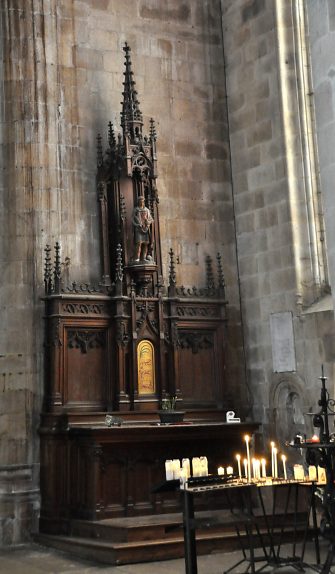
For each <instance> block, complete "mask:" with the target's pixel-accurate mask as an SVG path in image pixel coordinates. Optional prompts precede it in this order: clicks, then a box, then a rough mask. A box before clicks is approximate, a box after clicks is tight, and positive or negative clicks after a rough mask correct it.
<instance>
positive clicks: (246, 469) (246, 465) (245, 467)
mask: <svg viewBox="0 0 335 574" xmlns="http://www.w3.org/2000/svg"><path fill="white" fill-rule="evenodd" d="M243 465H244V476H245V478H246V479H247V480H248V461H247V459H246V458H245V459H244V460H243Z"/></svg>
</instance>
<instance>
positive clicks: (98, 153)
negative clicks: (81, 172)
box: [97, 134, 104, 168]
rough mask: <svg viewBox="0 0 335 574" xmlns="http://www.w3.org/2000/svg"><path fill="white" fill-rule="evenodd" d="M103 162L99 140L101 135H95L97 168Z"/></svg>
mask: <svg viewBox="0 0 335 574" xmlns="http://www.w3.org/2000/svg"><path fill="white" fill-rule="evenodd" d="M103 163H104V160H103V153H102V142H101V135H100V134H98V135H97V166H98V168H99V167H101V166H102V165H103Z"/></svg>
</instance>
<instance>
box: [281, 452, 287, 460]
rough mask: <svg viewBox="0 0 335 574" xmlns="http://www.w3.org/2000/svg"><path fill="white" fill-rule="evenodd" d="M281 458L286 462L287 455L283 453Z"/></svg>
mask: <svg viewBox="0 0 335 574" xmlns="http://www.w3.org/2000/svg"><path fill="white" fill-rule="evenodd" d="M281 459H282V461H283V462H284V461H285V460H286V456H285V455H284V454H282V455H281Z"/></svg>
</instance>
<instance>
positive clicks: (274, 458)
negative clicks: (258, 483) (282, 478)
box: [273, 447, 278, 478]
mask: <svg viewBox="0 0 335 574" xmlns="http://www.w3.org/2000/svg"><path fill="white" fill-rule="evenodd" d="M277 453H278V449H276V447H274V449H273V466H274V475H273V476H274V478H278V461H277Z"/></svg>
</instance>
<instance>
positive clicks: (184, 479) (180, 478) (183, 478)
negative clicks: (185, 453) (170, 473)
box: [179, 468, 187, 488]
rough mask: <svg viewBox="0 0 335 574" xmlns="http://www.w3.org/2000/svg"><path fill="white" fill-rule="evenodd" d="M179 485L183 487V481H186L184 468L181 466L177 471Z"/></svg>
mask: <svg viewBox="0 0 335 574" xmlns="http://www.w3.org/2000/svg"><path fill="white" fill-rule="evenodd" d="M179 480H180V487H181V488H184V485H185V482H186V481H187V474H186V469H185V468H181V469H180V471H179Z"/></svg>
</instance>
